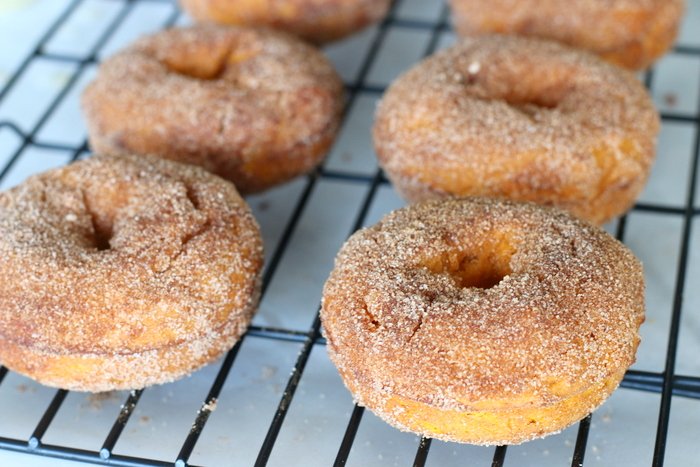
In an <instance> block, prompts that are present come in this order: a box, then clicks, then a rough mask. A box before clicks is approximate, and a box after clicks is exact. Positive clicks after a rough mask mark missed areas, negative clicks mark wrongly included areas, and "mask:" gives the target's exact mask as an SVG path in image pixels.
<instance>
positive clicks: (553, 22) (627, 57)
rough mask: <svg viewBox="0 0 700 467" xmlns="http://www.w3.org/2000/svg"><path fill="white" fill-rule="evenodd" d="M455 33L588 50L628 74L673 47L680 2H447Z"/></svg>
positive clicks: (531, 0) (645, 65)
mask: <svg viewBox="0 0 700 467" xmlns="http://www.w3.org/2000/svg"><path fill="white" fill-rule="evenodd" d="M450 5H451V6H452V12H453V15H454V23H455V28H456V29H457V32H458V33H459V34H462V35H466V36H471V35H479V34H491V33H502V34H517V35H522V36H530V37H539V38H543V39H552V40H555V41H559V42H562V43H564V44H568V45H570V46H573V47H577V48H581V49H586V50H589V51H591V52H593V53H595V54H597V55H599V56H600V57H602V58H603V59H605V60H607V61H609V62H611V63H614V64H616V65H619V66H622V67H625V68H629V69H632V70H641V69H643V68H646V67H648V66H649V65H651V64H652V63H653V62H654V61H655V60H656V59H657V58H659V57H660V56H662V55H663V54H664V53H666V51H667V50H668V49H669V48H670V47H671V46H672V45H673V43H674V42H675V40H676V36H677V34H678V28H679V26H680V22H681V18H682V16H683V11H684V9H685V1H684V0H583V1H581V0H578V1H575V2H561V1H559V0H495V1H492V0H450Z"/></svg>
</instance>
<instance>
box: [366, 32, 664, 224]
mask: <svg viewBox="0 0 700 467" xmlns="http://www.w3.org/2000/svg"><path fill="white" fill-rule="evenodd" d="M658 131H659V118H658V114H657V112H656V110H655V108H654V104H653V102H652V101H651V98H650V97H649V95H648V94H647V92H646V90H645V89H644V87H643V86H642V85H641V84H640V83H639V82H638V81H637V79H636V78H635V77H634V76H633V75H632V74H631V73H629V72H627V71H625V70H622V69H619V68H617V67H615V66H613V65H609V64H607V63H605V62H602V61H601V60H599V59H598V58H597V57H595V56H593V55H590V54H588V53H585V52H582V51H578V50H575V49H571V48H568V47H566V46H563V45H560V44H557V43H553V42H545V41H540V40H537V39H527V38H520V37H509V36H484V37H479V38H475V39H465V40H463V41H462V42H460V43H459V44H457V45H456V46H454V47H451V48H449V49H447V50H444V51H441V52H439V53H437V54H435V55H433V56H432V57H429V58H428V59H427V60H425V61H424V62H422V63H420V64H419V65H417V66H416V67H414V68H413V69H412V70H410V71H408V72H407V73H406V74H404V75H403V76H401V77H400V78H399V79H397V80H396V81H395V82H394V83H393V84H392V85H391V86H390V88H389V89H388V91H387V92H386V94H385V95H384V97H383V98H382V100H381V102H380V104H379V106H378V110H377V115H376V121H375V125H374V142H375V147H376V151H377V154H378V156H379V162H380V164H381V165H382V167H383V168H384V169H385V170H386V172H387V175H388V176H389V178H390V179H391V181H392V182H394V185H395V187H396V188H397V189H398V190H399V192H400V193H401V194H402V195H403V196H404V197H405V198H407V199H408V200H409V201H418V200H422V199H427V198H434V197H444V196H467V195H484V196H500V197H506V198H513V199H517V200H526V201H534V202H537V203H541V204H548V205H556V206H559V207H561V208H564V209H567V210H569V211H571V212H573V213H574V214H576V215H577V216H580V217H582V218H584V219H588V220H590V221H592V222H594V223H597V224H602V223H604V222H606V221H608V220H610V219H612V218H613V217H615V216H617V215H619V214H622V213H623V212H625V211H627V210H628V209H629V208H630V207H631V206H632V204H633V203H634V200H635V199H636V198H637V196H638V195H639V193H640V192H641V190H642V188H643V187H644V185H645V183H646V180H647V178H648V175H649V171H650V168H651V165H652V162H653V159H654V156H655V149H656V137H657V134H658Z"/></svg>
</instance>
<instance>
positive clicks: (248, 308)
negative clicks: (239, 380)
mask: <svg viewBox="0 0 700 467" xmlns="http://www.w3.org/2000/svg"><path fill="white" fill-rule="evenodd" d="M0 255H1V256H2V258H3V260H2V265H1V266H0V361H1V362H2V364H3V365H5V366H7V367H8V368H10V369H11V370H14V371H17V372H18V373H22V374H24V375H26V376H29V377H30V378H33V379H35V380H37V381H39V382H41V383H43V384H47V385H49V386H56V387H60V388H65V389H71V390H77V391H95V392H97V391H109V390H116V389H134V388H142V387H144V386H148V385H151V384H156V383H165V382H169V381H173V380H174V379H177V378H179V377H181V376H184V375H186V374H189V373H190V372H192V371H194V370H195V369H197V368H199V367H200V366H202V365H204V364H206V363H209V362H211V361H213V360H214V359H216V358H217V357H219V356H220V355H221V354H222V353H224V352H225V351H227V350H228V349H230V348H231V347H232V346H233V344H234V343H235V342H236V340H237V339H238V338H239V336H240V335H241V334H242V333H243V332H244V331H245V329H246V326H247V325H248V322H249V321H250V318H251V316H252V314H253V312H254V310H255V308H256V306H257V300H258V296H259V288H260V273H261V268H262V261H263V256H262V242H261V238H260V232H259V230H258V226H257V223H256V222H255V220H254V219H253V216H252V214H251V212H250V210H249V208H248V206H247V205H246V203H245V201H243V199H241V197H240V196H239V195H238V193H236V190H235V189H234V187H233V185H231V184H230V183H228V182H226V181H225V180H222V179H220V178H219V177H216V176H214V175H211V174H209V173H207V172H205V171H204V170H202V169H200V168H197V167H192V166H186V165H183V164H178V163H175V162H170V161H165V160H160V159H156V158H152V157H141V156H138V157H137V156H119V157H117V156H109V157H108V156H95V157H92V158H89V159H87V160H85V161H81V162H77V163H75V164H72V165H70V166H67V167H65V168H61V169H56V170H51V171H49V172H45V173H43V174H40V175H37V176H33V177H31V178H29V179H28V180H27V181H25V182H24V183H23V184H21V185H19V186H17V187H16V188H13V189H11V190H10V191H7V192H4V193H0Z"/></svg>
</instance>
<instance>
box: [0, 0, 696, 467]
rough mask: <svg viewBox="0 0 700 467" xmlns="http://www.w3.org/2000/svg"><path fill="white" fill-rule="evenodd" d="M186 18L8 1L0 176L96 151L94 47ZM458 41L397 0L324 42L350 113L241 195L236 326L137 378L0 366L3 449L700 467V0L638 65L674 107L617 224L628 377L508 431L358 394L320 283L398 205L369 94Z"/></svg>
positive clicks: (15, 453) (434, 11)
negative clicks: (111, 382) (250, 225)
mask: <svg viewBox="0 0 700 467" xmlns="http://www.w3.org/2000/svg"><path fill="white" fill-rule="evenodd" d="M10 9H12V11H10ZM187 21H188V20H187V18H185V17H183V16H182V15H181V14H180V12H179V11H178V9H177V6H176V5H175V4H174V3H172V2H171V1H169V0H64V1H57V0H52V1H48V0H46V1H40V0H22V1H20V0H14V1H5V2H4V3H3V2H0V188H3V189H4V188H8V187H10V186H13V185H15V184H17V183H19V182H20V181H22V180H23V179H24V178H26V177H27V176H28V175H30V174H32V173H35V172H39V171H43V170H46V169H48V168H51V167H54V166H59V165H62V164H65V163H70V162H71V161H73V160H76V159H79V158H81V157H85V156H87V155H88V154H89V148H88V146H87V143H86V141H85V130H84V126H83V124H82V122H81V119H80V113H79V106H78V98H79V95H80V91H81V90H82V88H83V87H84V86H85V84H86V83H87V82H89V80H90V79H91V78H92V77H93V76H94V71H95V66H96V64H97V63H98V62H99V61H100V60H101V59H102V58H103V57H105V56H107V55H109V54H111V53H113V52H114V51H115V50H117V49H119V48H120V47H122V46H123V45H125V44H127V43H129V42H130V41H132V40H133V39H135V38H136V37H138V36H140V35H142V34H145V33H148V32H152V31H155V30H158V29H162V28H163V27H167V26H170V25H173V24H185V23H187ZM453 40H454V35H453V33H452V32H451V28H450V25H449V12H448V9H447V8H446V6H445V5H443V4H442V3H441V2H438V1H437V0H435V1H424V0H403V1H397V2H396V3H395V4H394V6H393V8H392V10H391V13H390V14H389V16H388V17H387V18H386V19H385V20H384V21H383V22H382V23H381V24H380V25H378V26H376V27H374V28H370V29H368V30H366V31H364V32H363V33H361V34H359V35H357V36H355V37H353V38H351V39H349V40H347V41H345V42H343V43H340V44H337V45H333V46H331V47H329V48H328V49H327V52H328V54H329V56H330V57H331V59H332V60H333V61H334V62H335V64H336V66H337V67H338V69H339V71H340V72H341V75H342V76H343V78H344V80H345V81H346V83H347V90H348V96H349V100H348V107H347V111H346V115H345V121H344V127H343V130H342V132H341V134H340V137H339V139H338V141H337V143H336V145H335V147H334V149H333V150H332V152H331V154H330V155H329V157H328V159H327V161H326V163H325V164H324V166H323V168H321V169H319V170H318V171H316V172H315V173H314V174H312V175H310V176H308V177H305V178H302V179H298V180H296V181H294V182H292V183H290V184H288V185H286V186H283V187H280V188H278V189H275V190H272V191H270V192H268V193H265V194H263V195H258V196H254V197H250V198H249V199H248V201H249V202H250V204H251V206H252V207H253V209H254V211H255V214H256V217H257V218H258V219H259V221H260V223H261V226H262V230H263V236H264V239H265V244H266V248H267V252H266V269H265V272H264V281H263V292H264V293H263V299H262V302H261V307H260V311H259V313H258V315H257V316H256V317H255V319H254V321H253V324H252V325H251V327H250V329H249V331H248V332H247V334H246V335H245V337H244V339H242V340H241V342H239V343H238V344H237V345H236V346H235V347H234V349H233V350H231V352H229V353H228V355H227V356H226V357H225V358H223V359H222V360H221V361H219V362H217V363H215V364H212V365H209V366H208V367H206V368H204V369H202V370H200V371H198V372H197V373H195V374H194V375H193V376H192V377H190V378H186V379H184V380H181V381H178V382H176V383H173V384H168V385H163V386H156V387H153V388H148V389H145V390H142V391H133V392H114V393H107V394H100V395H88V394H82V393H70V392H67V391H63V390H54V389H50V388H46V387H43V386H41V385H38V384H36V383H34V382H33V381H30V380H28V379H26V378H24V377H22V376H19V375H17V374H14V373H12V372H9V371H8V370H7V369H5V368H4V367H0V464H2V465H35V466H40V465H41V466H43V465H59V464H60V465H64V464H65V465H68V464H72V462H71V461H84V462H92V463H97V464H100V463H102V464H108V465H121V466H137V465H138V466H142V465H173V464H175V465H178V466H186V465H214V466H216V465H256V466H262V465H282V466H288V465H300V466H301V465H303V466H317V465H318V466H321V465H336V466H343V465H346V464H348V465H361V466H367V465H382V466H383V465H414V466H423V465H435V466H449V465H492V466H502V465H504V464H507V465H522V466H541V465H573V466H580V465H583V463H584V458H585V460H586V465H599V466H610V465H616V466H626V465H629V466H639V465H652V466H661V465H664V463H666V465H700V461H698V458H697V457H696V453H695V449H696V444H697V439H698V437H699V436H700V401H698V399H700V309H699V308H700V288H698V287H697V284H698V280H699V279H700V244H699V242H700V234H698V232H697V230H694V229H693V228H694V221H695V219H696V217H697V215H698V214H699V213H700V211H699V210H698V204H697V202H696V191H697V190H696V188H697V178H698V176H697V175H698V151H699V149H700V133H699V127H700V117H699V116H698V111H699V108H700V81H699V80H700V78H699V77H700V2H698V1H691V2H690V5H689V11H688V13H687V17H686V22H685V24H684V28H683V30H682V32H681V36H680V40H679V45H677V46H676V47H675V49H674V50H673V52H672V53H671V54H669V55H668V56H667V57H666V58H664V59H663V60H661V61H660V62H659V63H658V64H657V66H656V67H655V68H654V70H652V71H650V72H647V73H646V74H645V75H644V76H642V77H641V78H642V79H643V80H644V81H645V83H646V85H647V86H648V87H649V88H650V90H651V92H652V95H653V96H654V99H655V101H656V103H657V106H658V107H659V109H660V110H661V113H662V117H663V129H662V133H661V137H660V143H659V155H658V159H657V163H656V166H655V168H654V172H653V175H652V177H651V180H650V182H649V185H648V187H647V189H646V191H645V192H644V194H643V195H642V197H641V199H640V201H639V203H638V204H637V205H636V206H635V208H634V210H633V211H632V212H631V213H630V214H628V215H627V216H626V217H624V218H622V219H620V220H619V221H616V222H614V223H612V224H611V225H608V226H606V228H607V229H608V230H609V231H610V232H611V233H614V234H615V235H616V236H617V237H618V238H620V239H622V240H623V241H625V243H627V244H628V245H629V246H630V247H631V248H632V249H633V250H634V251H635V253H636V254H637V255H638V256H639V257H640V258H641V259H642V260H643V261H644V262H645V267H646V278H647V284H648V294H647V308H648V312H647V323H646V324H645V325H644V326H643V328H642V338H643V341H642V345H641V347H640V349H639V353H638V362H637V363H636V364H635V365H634V366H633V367H632V369H631V370H630V371H628V373H627V375H626V376H625V379H624V381H623V383H622V388H621V389H619V390H618V391H617V392H615V394H614V395H613V396H612V397H611V398H610V400H609V401H608V402H606V404H605V405H603V407H601V408H600V409H599V410H598V411H596V412H595V413H594V415H593V416H592V417H590V416H589V417H588V418H586V419H584V420H583V421H582V422H581V423H580V424H578V425H577V426H574V427H571V428H569V429H567V430H565V431H564V432H562V433H560V434H558V435H554V436H551V437H548V438H546V439H544V440H537V441H533V442H530V443H526V444H524V445H521V446H514V447H509V448H506V447H505V446H503V447H497V448H483V447H474V446H466V445H457V444H453V443H444V442H441V441H431V440H430V439H421V438H419V437H417V436H415V435H412V434H408V433H400V432H398V431H396V430H394V429H393V428H391V427H389V426H387V425H386V424H384V423H383V422H381V421H380V420H379V419H377V418H376V417H375V416H374V415H372V414H371V413H370V412H365V411H364V409H363V408H361V407H357V406H354V405H353V403H352V400H351V397H350V395H349V394H348V392H347V391H346V390H345V388H344V387H343V386H342V383H341V381H340V379H339V377H338V375H337V372H336V371H335V368H333V366H332V365H331V364H330V362H329V361H328V358H327V356H326V353H325V347H324V344H325V342H324V340H323V338H322V336H321V334H320V330H319V328H320V322H319V319H318V304H319V300H320V294H321V287H322V284H323V281H324V280H325V278H326V276H327V274H328V272H329V271H330V269H331V267H332V261H333V257H334V255H335V252H336V251H337V250H338V248H339V247H340V245H341V244H342V242H343V240H344V239H345V238H346V237H347V236H348V235H349V234H350V233H352V232H353V231H354V230H356V229H358V228H359V227H361V226H363V225H367V224H371V223H374V222H376V221H377V220H378V219H379V218H380V217H381V216H382V215H383V214H385V213H386V212H388V211H389V210H391V209H394V208H397V207H399V206H401V205H402V202H401V201H400V200H399V199H398V197H397V196H396V195H395V194H394V192H393V191H392V190H391V188H390V186H389V185H388V183H387V181H386V179H385V178H384V177H383V175H382V173H381V172H380V171H379V170H378V168H377V165H376V162H375V157H374V154H373V151H372V147H371V143H370V133H369V129H370V126H371V122H372V113H373V109H374V105H375V103H376V101H377V99H378V98H379V97H380V96H381V94H382V92H383V91H384V89H385V88H386V86H387V85H388V83H389V82H390V81H391V80H392V79H394V78H395V77H396V75H397V74H398V73H400V72H401V71H403V70H405V69H407V68H408V67H410V66H411V65H412V64H413V63H415V62H416V61H418V60H419V59H420V58H422V57H423V56H425V55H428V54H430V53H431V52H433V51H435V50H436V49H438V48H441V47H444V46H445V45H447V44H449V43H451V42H452V41H453ZM694 286H695V287H694ZM506 454H507V455H506ZM47 459H48V460H47Z"/></svg>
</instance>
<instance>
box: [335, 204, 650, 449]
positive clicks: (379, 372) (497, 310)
mask: <svg viewBox="0 0 700 467" xmlns="http://www.w3.org/2000/svg"><path fill="white" fill-rule="evenodd" d="M321 318H322V320H323V327H324V333H325V336H326V339H327V349H328V353H329V355H330V358H331V360H332V361H333V362H334V363H335V365H336V366H337V367H338V370H339V372H340V375H341V377H342V379H343V381H344V383H345V385H346V386H347V387H348V388H349V390H350V392H351V393H352V394H353V396H354V398H355V400H356V401H357V403H358V404H360V405H363V406H365V407H367V408H368V409H370V410H371V411H372V412H374V413H375V414H376V415H378V416H379V417H381V418H382V419H384V420H385V421H386V422H388V423H389V424H391V425H393V426H394V427H397V428H399V429H401V430H407V431H411V432H415V433H418V434H421V435H423V436H426V437H432V438H437V439H441V440H445V441H457V442H462V443H470V444H480V445H505V444H518V443H522V442H524V441H527V440H531V439H534V438H538V437H543V436H546V435H548V434H552V433H555V432H557V431H559V430H561V429H563V428H565V427H566V426H568V425H570V424H572V423H574V422H576V421H577V420H580V419H581V418H583V417H585V416H586V414H588V413H590V412H591V411H592V410H594V409H595V408H596V407H598V406H599V405H600V404H601V403H602V402H603V401H604V400H605V399H606V398H607V397H608V396H609V395H610V393H611V392H612V391H613V390H614V389H615V388H616V387H617V386H618V384H619V383H620V381H621V380H622V378H623V376H624V373H625V370H626V369H627V368H628V367H629V366H630V365H631V364H632V363H633V362H634V359H635V352H636V349H637V346H638V344H639V337H638V330H639V326H640V324H641V323H642V321H643V320H644V279H643V273H642V267H641V265H640V263H639V261H638V260H637V259H636V258H635V257H634V256H633V255H632V253H631V252H630V251H629V250H628V249H627V248H625V247H624V245H622V244H621V243H619V242H618V241H617V240H615V239H614V238H612V237H611V236H610V235H608V234H607V233H605V232H604V231H603V230H602V229H600V228H598V227H595V226H593V225H591V224H589V223H587V222H584V221H581V220H578V219H576V218H575V217H573V216H571V215H570V214H568V213H565V212H563V211H560V210H557V209H555V208H551V207H546V206H539V205H536V204H531V203H520V202H514V201H509V200H498V199H490V198H463V199H446V200H432V201H428V202H425V203H420V204H416V205H411V206H409V207H407V208H403V209H400V210H398V211H395V212H393V213H391V214H389V215H387V216H386V217H385V218H384V219H383V220H381V221H380V222H379V223H378V224H376V225H374V226H372V227H369V228H365V229H363V230H360V231H358V232H357V233H355V234H354V235H353V236H352V237H351V238H350V239H349V240H348V241H347V243H346V244H345V245H344V246H343V247H342V249H341V251H340V253H339V254H338V257H337V258H336V263H335V268H334V269H333V271H332V273H331V275H330V278H329V279H328V281H327V282H326V285H325V288H324V292H323V302H322V311H321Z"/></svg>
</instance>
